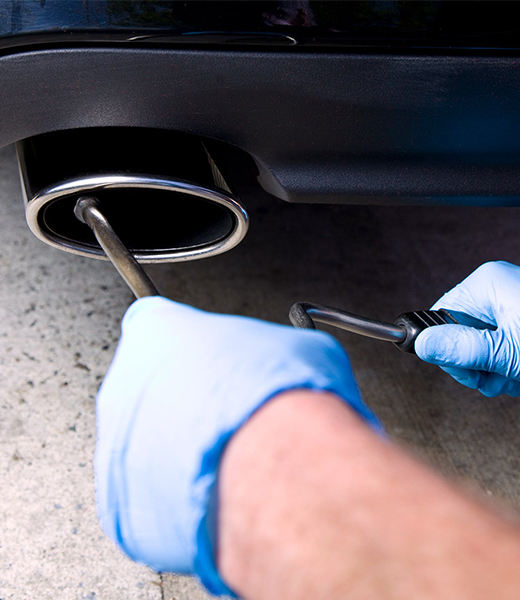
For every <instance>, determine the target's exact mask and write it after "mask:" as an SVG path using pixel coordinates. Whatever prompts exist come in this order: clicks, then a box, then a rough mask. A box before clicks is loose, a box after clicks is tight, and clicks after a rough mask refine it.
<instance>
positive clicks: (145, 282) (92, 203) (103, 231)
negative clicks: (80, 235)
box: [74, 196, 160, 298]
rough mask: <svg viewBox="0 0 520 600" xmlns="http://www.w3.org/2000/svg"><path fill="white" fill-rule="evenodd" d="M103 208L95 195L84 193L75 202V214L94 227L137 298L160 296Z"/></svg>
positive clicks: (97, 235) (102, 244) (98, 239)
mask: <svg viewBox="0 0 520 600" xmlns="http://www.w3.org/2000/svg"><path fill="white" fill-rule="evenodd" d="M100 208H101V205H100V203H99V201H98V200H97V199H96V198H93V197H90V196H83V197H81V198H79V199H78V201H77V202H76V206H75V207H74V214H75V215H76V217H77V218H78V219H79V220H80V221H81V222H82V223H85V224H86V225H88V226H89V227H90V228H91V229H92V231H93V232H94V235H95V236H96V239H97V241H98V242H99V245H100V246H101V247H102V248H103V250H104V251H105V253H106V255H107V256H108V258H109V259H110V261H111V262H112V264H113V265H114V267H115V268H116V269H117V271H118V273H119V274H120V275H121V277H122V278H123V279H124V280H125V282H126V284H127V285H128V287H129V288H130V289H131V290H132V292H133V293H134V295H135V297H136V298H143V297H144V296H159V295H160V294H159V292H158V291H157V288H156V287H155V286H154V284H153V283H152V282H151V280H150V278H149V277H148V275H147V274H146V273H145V272H144V271H143V268H142V267H141V265H140V264H139V263H138V262H137V261H136V260H135V258H134V257H133V256H132V254H130V252H129V250H128V248H127V247H126V246H125V245H124V244H123V242H122V241H121V240H120V239H119V237H118V236H117V235H116V233H115V231H114V230H113V229H112V226H111V225H110V223H109V222H108V220H107V219H106V217H105V216H104V215H103V213H102V212H101V210H100Z"/></svg>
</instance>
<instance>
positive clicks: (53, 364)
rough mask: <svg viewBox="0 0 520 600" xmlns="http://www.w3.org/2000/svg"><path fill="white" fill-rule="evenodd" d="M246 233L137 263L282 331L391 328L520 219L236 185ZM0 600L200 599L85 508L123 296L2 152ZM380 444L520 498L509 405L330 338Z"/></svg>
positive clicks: (357, 343) (506, 213)
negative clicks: (130, 554) (37, 214)
mask: <svg viewBox="0 0 520 600" xmlns="http://www.w3.org/2000/svg"><path fill="white" fill-rule="evenodd" d="M237 185H238V189H239V191H242V198H243V201H244V203H245V204H246V206H247V207H248V208H249V209H250V212H251V217H252V226H251V231H250V233H249V234H248V236H247V238H246V240H245V241H244V242H243V243H242V244H241V245H240V246H239V247H238V248H236V249H235V250H233V251H232V252H230V253H228V254H226V255H223V256H220V257H215V258H212V259H207V260H205V261H199V262H194V263H189V264H184V265H166V266H153V267H149V268H148V271H149V273H150V274H151V275H152V277H153V278H154V280H155V282H156V284H157V286H158V287H159V289H160V290H161V291H162V292H163V294H164V295H166V296H169V297H171V298H173V299H178V300H182V301H185V302H188V303H193V304H194V305H196V306H199V307H201V308H204V309H208V310H213V311H225V312H232V313H240V314H245V315H251V316H255V317H260V318H265V319H269V320H273V321H278V322H287V311H288V308H289V306H290V305H291V304H292V302H294V301H296V300H302V299H306V300H313V301H316V302H322V303H327V304H331V305H336V306H340V307H343V308H345V309H347V310H351V311H358V312H361V313H363V314H366V315H368V316H373V317H376V318H380V319H390V320H393V318H395V317H396V316H397V315H398V314H399V313H400V312H403V311H405V310H410V309H418V308H427V307H428V306H429V305H430V304H431V303H432V302H433V301H434V300H435V299H436V298H437V297H438V296H440V295H441V294H442V293H443V292H444V291H445V290H446V289H448V288H450V287H451V286H452V285H454V284H455V283H457V282H458V281H459V280H461V279H462V278H463V277H464V276H466V275H467V274H468V273H469V272H470V271H471V270H473V269H474V268H476V267H477V266H478V265H479V264H480V263H482V262H484V261H486V260H495V259H505V260H510V261H512V262H517V263H520V239H519V237H518V229H519V223H520V212H519V211H518V210H516V209H492V208H403V207H401V208H392V207H381V208H379V207H347V206H301V205H300V206H292V205H287V204H285V203H282V202H281V201H278V200H276V199H273V198H271V197H269V196H267V195H266V194H264V193H263V192H261V191H259V190H257V189H255V188H254V186H253V185H252V181H251V173H250V172H248V171H247V168H245V169H244V172H243V175H242V179H241V180H239V181H238V182H237ZM0 234H1V239H2V242H1V244H0V281H1V285H0V313H1V328H0V340H1V347H0V486H1V487H0V490H1V494H0V518H1V529H0V600H6V599H11V598H13V599H16V600H23V599H26V598H27V599H31V600H34V599H35V598H38V599H40V598H41V599H47V598H59V599H60V600H99V599H109V600H115V599H118V600H120V599H121V600H122V599H128V600H134V599H135V600H144V599H146V600H148V599H150V600H152V599H153V600H156V599H157V600H163V599H165V600H169V599H170V598H174V599H175V600H202V599H203V598H204V597H205V595H204V594H203V592H201V591H200V590H199V589H198V588H197V586H196V584H194V583H193V582H192V581H191V580H190V579H189V578H184V577H181V578H179V577H175V576H170V575H168V576H166V575H165V576H159V575H157V574H155V573H153V572H152V571H150V570H149V569H147V568H145V567H142V566H139V565H135V564H133V563H132V562H131V561H129V560H128V559H126V558H125V557H124V556H122V555H121V554H120V553H119V552H118V551H117V549H116V548H115V547H114V546H113V545H112V544H111V543H110V542H109V541H108V540H107V539H105V537H104V536H103V534H102V532H101V530H100V528H99V526H98V525H97V521H96V516H95V507H94V485H93V469H92V458H93V452H94V445H95V394H96V390H97V388H98V386H99V384H100V382H101V380H102V378H103V376H104V373H105V372H106V369H107V368H108V365H109V363H110V359H111V357H112V354H113V352H114V350H115V347H116V344H117V340H118V336H119V324H120V320H121V317H122V315H123V313H124V311H125V309H126V307H127V306H128V305H129V304H130V302H131V301H132V296H131V293H130V292H129V291H128V289H127V288H126V287H125V285H124V284H123V283H122V281H121V280H120V279H119V277H118V276H117V275H116V274H115V272H114V271H113V269H112V267H111V265H110V264H107V263H103V262H99V261H94V260H90V259H83V258H78V257H75V256H72V255H68V254H65V253H63V252H60V251H59V250H55V249H52V248H50V247H47V246H46V245H44V244H42V243H41V242H40V241H38V240H37V239H36V238H34V237H33V235H32V234H31V233H30V231H29V230H28V228H27V226H26V225H25V221H24V216H23V205H22V200H21V193H20V190H19V183H18V175H17V172H16V166H15V160H14V153H13V150H12V148H7V149H4V150H2V151H0ZM337 335H338V338H339V339H340V340H341V342H342V343H343V344H344V346H345V348H346V349H347V351H348V352H349V355H350V356H351V359H352V363H353V366H354V370H355V373H356V376H357V379H358V382H359V384H360V387H361V389H362V391H363V394H364V397H365V399H366V401H367V402H368V404H369V405H370V406H371V407H372V408H373V409H374V410H375V411H376V412H377V413H378V414H379V415H380V416H381V418H382V420H383V421H384V423H385V425H386V428H387V430H388V432H389V434H390V435H391V436H392V437H394V438H395V439H396V440H399V441H400V443H402V444H404V445H406V446H407V447H409V448H410V449H411V451H413V452H415V453H417V454H418V455H420V456H422V457H423V458H424V459H425V460H427V461H429V462H431V463H432V464H434V465H435V466H436V468H438V469H440V470H441V471H443V472H444V473H446V474H447V475H449V476H452V477H454V478H456V479H458V480H459V481H462V482H464V483H466V484H467V485H470V486H476V487H479V488H481V489H482V490H483V491H484V493H485V494H487V495H488V496H492V497H498V498H502V499H504V501H505V502H507V503H509V504H511V505H513V506H516V507H518V506H520V468H519V460H518V457H519V456H520V453H519V450H520V447H519V446H520V435H519V434H520V403H519V402H518V401H516V400H514V399H510V398H498V399H494V400H488V399H485V398H483V397H481V396H479V394H478V393H476V392H473V391H470V390H466V389H464V388H462V387H460V386H458V385H457V384H456V383H455V382H453V381H452V380H451V379H450V378H449V377H447V376H445V375H444V374H443V373H442V372H441V371H439V370H438V369H436V368H434V367H432V366H430V365H426V364H423V363H421V362H420V361H419V360H418V359H416V358H414V357H411V356H407V355H404V354H402V353H400V352H398V351H397V350H396V349H395V348H393V347H392V346H391V345H385V344H384V343H379V342H374V341H371V340H366V339H362V338H359V337H356V336H352V335H349V334H347V333H342V332H339V333H338V334H337Z"/></svg>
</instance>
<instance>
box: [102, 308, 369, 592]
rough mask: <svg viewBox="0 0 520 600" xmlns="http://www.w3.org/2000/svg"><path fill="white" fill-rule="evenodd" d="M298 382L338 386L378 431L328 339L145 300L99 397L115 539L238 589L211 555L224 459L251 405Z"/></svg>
mask: <svg viewBox="0 0 520 600" xmlns="http://www.w3.org/2000/svg"><path fill="white" fill-rule="evenodd" d="M294 388H309V389H313V390H327V391H330V392H333V393H335V394H336V395H337V396H339V397H340V398H342V399H343V400H344V401H345V402H347V403H348V404H350V405H351V406H352V407H353V408H354V409H355V410H356V411H357V412H358V413H359V414H360V415H362V416H363V417H364V418H365V419H366V420H367V421H369V423H371V424H372V425H373V427H374V428H375V429H379V425H378V422H377V420H376V418H375V417H374V416H373V415H372V413H371V412H370V411H369V410H368V409H367V408H366V406H365V405H364V404H363V402H362V400H361V398H360V395H359V392H358V388H357V386H356V383H355V381H354V377H353V375H352V371H351V369H350V364H349V361H348V358H347V356H346V354H345V353H344V351H343V350H342V348H341V346H340V345H339V343H338V342H336V341H335V340H334V338H332V337H331V336H329V335H327V334H325V333H321V332H317V331H310V330H299V329H293V328H292V327H286V326H281V325H274V324H269V323H265V322H262V321H258V320H254V319H249V318H245V317H236V316H229V315H217V314H211V313H206V312H203V311H200V310H197V309H194V308H191V307H189V306H185V305H182V304H177V303H174V302H171V301H169V300H166V299H164V298H160V297H149V298H143V299H141V300H138V301H136V302H135V303H134V304H133V305H132V306H131V307H130V308H129V310H128V312H127V314H126V315H125V318H124V321H123V325H122V337H121V341H120V343H119V347H118V349H117V352H116V355H115V358H114V360H113V363H112V365H111V367H110V370H109V372H108V375H107V377H106V379H105V381H104V382H103V385H102V387H101V389H100V392H99V395H98V400H97V418H98V443H97V450H96V459H95V469H96V488H97V502H98V515H99V519H100V522H101V525H102V527H103V529H104V530H105V532H106V533H107V534H108V536H109V537H110V538H112V540H114V541H115V542H116V543H117V544H118V545H119V546H120V547H121V548H122V549H123V550H124V551H125V552H126V553H127V554H128V555H129V556H130V557H131V558H133V559H134V560H137V561H139V562H143V563H145V564H147V565H149V566H151V567H152V568H153V569H155V570H157V571H170V572H177V573H193V572H195V573H196V574H197V575H198V576H199V577H200V579H201V581H202V583H203V584H204V585H205V586H206V587H207V588H208V589H209V591H211V592H212V593H214V594H230V593H231V592H230V590H229V588H228V587H227V586H226V585H225V584H224V582H223V581H222V580H221V579H220V577H219V575H218V572H217V570H216V567H215V562H214V558H213V550H212V547H213V545H214V543H215V541H216V529H215V523H216V520H215V519H216V497H217V494H216V485H215V482H216V474H217V469H218V464H219V459H220V457H221V455H222V452H223V450H224V447H225V445H226V442H227V441H228V440H229V439H230V437H231V436H232V435H233V433H234V432H235V431H236V430H237V429H238V428H239V427H240V426H241V425H242V424H243V423H244V422H245V421H246V420H247V419H248V418H249V417H250V416H251V414H252V413H253V412H254V411H256V410H257V409H258V408H259V407H260V406H262V404H264V403H265V402H267V401H268V400H269V399H270V398H272V397H273V396H274V395H276V394H278V393H279V392H282V391H284V390H288V389H294ZM258 451H259V452H261V451H262V449H261V448H259V449H258Z"/></svg>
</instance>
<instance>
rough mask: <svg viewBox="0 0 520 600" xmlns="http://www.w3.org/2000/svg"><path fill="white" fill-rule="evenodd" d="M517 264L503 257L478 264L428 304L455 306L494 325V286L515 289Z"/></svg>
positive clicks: (502, 291)
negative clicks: (467, 274) (506, 260)
mask: <svg viewBox="0 0 520 600" xmlns="http://www.w3.org/2000/svg"><path fill="white" fill-rule="evenodd" d="M519 277H520V268H519V267H518V266H516V265H513V264H511V263H508V262H504V261H497V262H488V263H485V264H483V265H481V266H480V267H479V268H478V269H476V270H475V271H474V272H473V273H471V275H469V276H468V277H466V279H465V280H464V281H462V282H461V283H459V284H458V285H456V286H455V287H454V288H453V289H451V290H450V291H449V292H446V293H445V294H444V296H442V298H440V299H439V300H438V301H437V302H436V303H435V304H434V305H433V306H432V308H431V310H439V309H440V308H445V309H447V310H456V311H460V312H464V313H466V314H468V315H471V316H472V317H475V318H476V319H480V320H481V321H485V322H486V323H491V324H492V325H496V324H497V322H496V317H497V315H496V310H497V297H496V296H497V290H501V292H500V293H501V294H503V293H504V292H505V291H506V290H510V291H513V290H512V287H511V286H512V284H513V285H514V291H515V292H516V288H517V281H518V280H519Z"/></svg>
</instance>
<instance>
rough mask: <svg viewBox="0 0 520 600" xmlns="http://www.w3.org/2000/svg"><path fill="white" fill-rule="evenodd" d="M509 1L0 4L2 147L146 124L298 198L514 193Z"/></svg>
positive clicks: (467, 198) (514, 58)
mask: <svg viewBox="0 0 520 600" xmlns="http://www.w3.org/2000/svg"><path fill="white" fill-rule="evenodd" d="M516 5H517V3H516V2H452V1H450V2H428V1H421V2H383V1H381V2H341V1H338V2H333V1H330V2H301V1H295V2H220V1H212V2H198V1H194V2H165V1H163V2H154V1H151V0H148V1H146V2H139V1H134V2H126V1H120V2H116V1H110V0H106V1H99V2H95V1H80V0H45V1H44V0H41V1H39V2H17V1H15V0H13V1H11V2H5V1H4V2H0V23H1V24H2V25H1V27H2V29H1V30H0V34H1V36H0V48H1V49H2V54H1V55H0V77H1V80H2V86H1V89H0V121H1V122H2V129H1V131H0V145H5V144H8V143H11V142H14V141H17V140H19V139H23V138H26V137H32V136H34V135H37V134H40V133H45V132H49V131H59V130H68V129H78V128H85V127H147V128H156V129H163V130H169V131H175V132H182V133H188V134H192V135H197V136H201V137H203V138H206V139H214V140H220V141H222V142H225V143H227V144H230V145H233V146H236V147H238V148H240V149H242V150H244V151H245V152H247V153H248V154H249V155H251V156H252V157H253V158H254V160H255V161H256V164H257V166H258V171H259V180H260V182H261V184H262V185H263V186H264V188H265V189H267V190H268V191H269V192H271V193H272V194H274V195H276V196H278V197H280V198H283V199H285V200H288V201H296V202H301V201H304V202H367V203H381V202H389V203H466V204H493V205H516V204H518V203H519V200H520V196H519V194H518V192H517V190H518V189H520V185H519V184H520V175H519V173H520V169H519V168H518V166H519V165H518V162H519V158H518V157H519V151H520V125H519V119H518V106H520V71H519V67H520V57H519V55H518V48H517V47H518V40H519V39H520V38H519V35H518V26H517V25H516V22H517V21H516V20H515V19H514V18H513V16H514V14H516V13H515V12H514V11H515V9H516Z"/></svg>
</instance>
